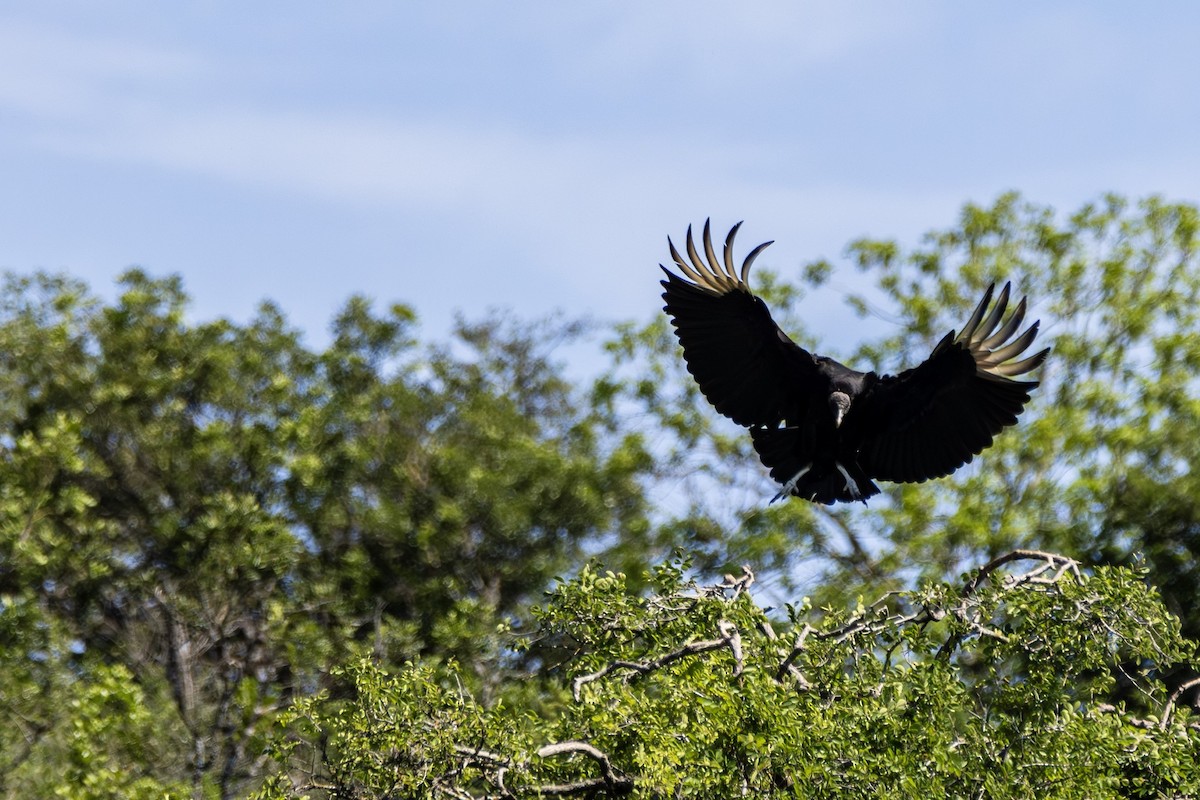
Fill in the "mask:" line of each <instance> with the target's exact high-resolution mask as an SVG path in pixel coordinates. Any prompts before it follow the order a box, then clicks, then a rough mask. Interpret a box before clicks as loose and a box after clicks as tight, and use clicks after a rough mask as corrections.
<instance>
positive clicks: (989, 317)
mask: <svg viewBox="0 0 1200 800" xmlns="http://www.w3.org/2000/svg"><path fill="white" fill-rule="evenodd" d="M740 227H741V223H740V222H739V223H738V224H737V225H735V226H734V227H733V230H731V231H730V232H729V235H728V236H727V237H726V238H725V250H724V254H723V256H724V257H723V258H722V259H718V258H717V254H716V252H715V251H714V250H713V244H712V237H711V236H710V234H709V225H708V222H705V223H704V235H703V246H704V255H703V256H701V254H700V253H699V252H698V251H697V249H696V244H695V242H694V241H693V239H692V229H691V228H690V227H689V228H688V232H687V255H688V258H687V259H684V258H683V256H681V255H680V254H679V251H678V250H677V249H676V248H675V244H674V243H673V242H671V240H670V239H668V240H667V243H668V245H669V246H670V249H671V258H672V259H673V260H674V262H675V265H676V266H677V267H678V268H679V271H680V272H681V273H682V277H681V276H680V275H677V274H675V273H674V272H672V271H671V270H669V269H667V268H666V267H662V269H663V271H664V272H666V274H667V279H666V280H664V281H662V285H663V288H664V289H665V291H664V292H663V299H664V300H665V301H666V306H665V307H664V310H665V311H666V312H667V314H668V315H669V316H670V317H671V322H672V323H673V324H674V326H675V333H676V335H678V337H679V342H680V344H682V345H683V357H684V359H685V360H686V362H687V368H688V371H689V372H690V373H691V374H692V376H693V377H694V378H695V379H696V382H697V383H698V384H699V385H700V391H701V392H703V393H704V396H705V397H706V398H708V401H709V402H710V403H712V404H713V406H715V407H716V409H717V411H718V412H720V413H721V414H724V415H725V416H727V417H729V418H730V419H732V420H733V421H734V422H736V423H738V424H739V425H744V426H746V427H748V428H749V429H750V436H751V439H752V440H753V442H754V449H755V450H756V451H758V455H759V458H760V459H761V460H762V462H763V464H764V465H766V466H767V468H768V469H770V471H771V477H772V478H774V479H775V480H776V481H778V482H779V483H780V484H782V486H783V488H782V489H780V491H779V493H778V494H777V495H776V496H775V498H774V499H775V500H778V499H780V498H783V497H786V496H788V495H795V496H797V497H802V498H804V499H806V500H811V501H814V502H818V503H826V504H829V503H834V502H837V501H843V502H845V501H854V500H862V501H864V502H865V501H866V499H867V498H869V497H872V496H874V495H876V494H879V487H878V486H876V485H875V483H874V481H876V480H884V481H892V482H901V483H904V482H918V483H919V482H921V481H925V480H929V479H931V478H940V477H943V476H945V475H949V474H950V473H951V472H954V470H956V469H958V468H959V467H961V466H962V465H963V464H966V463H967V462H968V461H970V460H971V459H972V458H973V457H974V456H976V455H978V454H979V453H980V452H981V451H982V450H983V449H984V448H985V447H988V446H989V445H990V444H991V443H992V439H993V438H994V437H995V436H996V434H998V433H999V432H1000V431H1001V430H1002V429H1003V428H1005V427H1007V426H1009V425H1012V424H1014V423H1016V421H1017V415H1018V414H1020V413H1021V411H1022V409H1023V408H1024V406H1025V403H1026V402H1028V400H1029V391H1030V390H1031V389H1032V388H1033V387H1035V386H1037V381H1018V380H1014V379H1013V378H1014V377H1015V376H1018V375H1024V374H1025V373H1027V372H1030V371H1032V370H1034V369H1036V368H1037V367H1038V366H1039V365H1040V364H1041V363H1042V361H1044V360H1045V358H1046V355H1047V354H1048V353H1049V352H1050V350H1049V348H1047V349H1045V350H1042V351H1041V352H1039V353H1037V354H1035V355H1032V356H1029V357H1027V358H1024V359H1022V360H1019V361H1015V360H1014V359H1016V358H1017V357H1019V356H1021V355H1022V354H1023V353H1024V352H1025V350H1026V349H1028V348H1029V346H1030V345H1031V344H1032V343H1033V340H1034V338H1035V337H1036V336H1037V330H1038V323H1037V322H1034V323H1033V324H1032V325H1030V326H1029V327H1028V328H1026V329H1025V331H1024V332H1023V333H1021V334H1020V335H1019V336H1015V337H1014V334H1015V333H1016V332H1017V330H1018V328H1019V327H1020V325H1021V322H1022V320H1023V319H1024V317H1025V300H1024V299H1022V300H1021V302H1020V303H1018V304H1017V307H1016V309H1015V310H1014V311H1013V313H1012V315H1011V316H1009V317H1008V319H1007V320H1005V321H1003V324H1002V323H1001V320H1002V318H1003V317H1004V312H1005V309H1006V308H1007V306H1008V296H1009V288H1010V287H1009V284H1007V283H1006V284H1005V285H1004V288H1003V289H1001V290H1000V294H999V296H998V297H997V298H996V302H995V304H994V305H992V294H993V289H994V288H995V285H994V284H993V285H992V286H989V287H988V289H987V291H986V292H985V293H984V295H983V299H982V300H980V302H979V305H978V306H977V307H976V309H975V313H973V314H972V315H971V317H970V319H969V320H967V323H966V324H965V325H964V326H963V327H962V331H961V332H960V333H958V334H957V335H955V333H954V331H950V333H948V334H946V336H945V337H944V338H943V339H942V340H941V341H940V342H938V344H937V346H936V347H934V348H933V353H931V354H930V356H929V358H927V359H926V360H925V361H924V362H923V363H921V364H920V365H918V366H916V367H914V368H912V369H908V370H905V371H903V372H901V373H900V374H899V375H882V376H881V375H877V374H876V373H874V372H859V371H857V370H853V369H850V368H849V367H846V366H844V365H842V364H839V363H838V362H837V361H834V360H833V359H832V358H825V357H824V356H819V355H815V354H813V353H809V352H808V351H807V350H805V349H804V348H803V347H800V346H799V345H797V344H796V343H795V342H793V341H792V340H791V339H790V338H788V336H787V334H786V333H784V332H783V331H782V330H781V329H780V328H779V326H778V325H776V324H775V322H774V321H773V320H772V319H771V312H770V311H769V310H768V309H767V305H766V303H764V302H763V301H762V299H761V298H759V297H757V296H755V295H754V293H753V292H751V291H750V287H749V286H748V284H747V281H748V279H749V273H750V266H751V264H753V263H754V259H755V258H757V257H758V255H759V254H760V253H761V252H762V251H763V249H764V248H766V247H767V245H769V244H771V242H766V243H764V244H760V245H759V246H758V247H756V248H754V249H753V250H751V251H750V254H749V255H747V256H746V259H745V261H744V262H743V263H742V267H741V269H740V270H737V269H735V267H734V261H733V239H734V236H735V235H736V234H737V231H738V228H740ZM660 266H661V265H660ZM989 306H990V307H991V308H990V310H989Z"/></svg>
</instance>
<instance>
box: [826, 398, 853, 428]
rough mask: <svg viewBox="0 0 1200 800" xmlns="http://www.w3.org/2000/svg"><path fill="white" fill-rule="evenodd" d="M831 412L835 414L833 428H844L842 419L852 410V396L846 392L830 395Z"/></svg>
mask: <svg viewBox="0 0 1200 800" xmlns="http://www.w3.org/2000/svg"><path fill="white" fill-rule="evenodd" d="M829 410H830V411H832V412H833V427H835V428H840V427H842V417H844V416H846V412H847V411H849V410H850V395H848V394H846V393H845V392H833V393H832V394H830V395H829Z"/></svg>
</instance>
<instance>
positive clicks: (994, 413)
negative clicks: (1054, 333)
mask: <svg viewBox="0 0 1200 800" xmlns="http://www.w3.org/2000/svg"><path fill="white" fill-rule="evenodd" d="M994 288H995V285H994V284H993V285H992V286H989V287H988V290H987V292H986V293H985V294H984V296H983V299H982V300H981V301H980V303H979V305H978V306H977V307H976V309H975V313H973V314H972V315H971V318H970V319H969V320H968V321H967V324H966V325H965V326H963V329H962V333H960V334H958V335H957V336H955V335H954V331H951V332H950V333H949V334H947V335H946V337H945V338H944V339H942V340H941V342H939V343H938V345H937V347H935V348H934V349H933V353H932V354H931V355H930V356H929V358H928V359H926V360H925V361H924V363H922V364H921V365H920V366H918V367H915V368H914V369H910V370H906V371H904V372H902V373H900V374H899V375H897V376H895V377H890V376H889V377H885V378H882V379H881V380H880V381H879V382H878V383H877V384H876V385H875V386H874V387H873V388H872V390H871V391H870V392H869V393H868V395H867V396H866V397H863V398H861V399H860V400H859V405H860V409H861V411H864V412H867V413H866V414H865V420H866V423H865V425H864V428H865V429H864V439H863V445H862V449H861V450H860V453H859V463H860V464H862V466H863V468H864V469H865V470H866V471H867V473H868V474H870V475H871V477H873V478H877V479H882V480H887V481H896V482H919V481H924V480H928V479H929V478H939V477H942V476H943V475H949V474H950V473H951V472H953V471H954V470H956V469H958V468H959V467H961V466H962V465H963V464H965V463H967V462H968V461H970V460H971V459H972V458H974V457H975V456H976V455H978V454H979V453H980V452H981V451H982V450H983V449H984V448H985V447H987V446H988V445H990V444H991V443H992V440H993V438H995V436H996V434H998V433H999V432H1000V431H1001V430H1002V429H1004V428H1005V427H1007V426H1009V425H1012V424H1014V423H1015V422H1016V421H1017V415H1018V414H1020V413H1021V411H1022V410H1023V409H1024V407H1025V403H1027V402H1028V401H1029V390H1030V389H1032V388H1034V387H1035V386H1037V381H1018V380H1013V378H1014V377H1016V376H1018V375H1024V374H1025V373H1027V372H1031V371H1032V370H1034V369H1036V368H1037V367H1038V366H1039V365H1041V363H1042V362H1043V361H1044V360H1045V359H1046V355H1047V354H1048V353H1049V352H1050V349H1049V348H1046V349H1045V350H1042V351H1041V352H1039V353H1036V354H1034V355H1032V356H1029V357H1028V358H1024V359H1022V360H1020V361H1014V360H1013V359H1016V358H1017V357H1019V356H1020V355H1021V354H1022V353H1024V352H1025V350H1027V349H1028V348H1029V346H1030V345H1031V344H1033V340H1034V338H1036V336H1037V331H1038V323H1037V322H1034V323H1033V324H1032V325H1030V326H1029V327H1028V328H1027V329H1025V331H1024V332H1023V333H1021V334H1020V335H1019V336H1016V337H1015V338H1014V337H1013V334H1014V333H1016V331H1017V329H1018V328H1019V327H1020V325H1021V322H1022V321H1023V320H1024V318H1025V300H1024V298H1022V299H1021V302H1020V303H1018V304H1017V307H1016V309H1015V310H1014V311H1013V313H1012V316H1010V317H1009V318H1008V320H1007V321H1005V322H1004V324H1003V325H1001V319H1002V318H1003V316H1004V312H1005V309H1006V308H1007V306H1008V296H1009V288H1010V285H1009V284H1007V283H1006V284H1005V285H1004V288H1003V289H1002V290H1001V291H1000V295H999V297H998V298H997V299H996V304H995V305H994V306H993V307H992V308H991V310H990V311H988V306H989V304H990V303H991V300H992V291H993V289H994ZM985 312H986V317H985ZM1010 340H1011V341H1010Z"/></svg>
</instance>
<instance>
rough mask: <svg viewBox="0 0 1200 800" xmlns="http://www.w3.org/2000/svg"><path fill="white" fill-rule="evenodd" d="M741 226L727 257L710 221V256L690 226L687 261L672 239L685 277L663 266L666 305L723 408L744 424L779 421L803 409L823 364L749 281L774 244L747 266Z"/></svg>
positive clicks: (703, 384) (703, 387) (700, 376)
mask: <svg viewBox="0 0 1200 800" xmlns="http://www.w3.org/2000/svg"><path fill="white" fill-rule="evenodd" d="M741 225H742V223H740V222H739V223H738V224H737V225H734V226H733V229H732V230H731V231H729V235H728V236H726V237H725V251H724V254H723V255H724V258H723V259H722V260H718V259H717V255H716V252H715V251H714V250H713V245H712V236H711V235H710V233H709V223H708V221H707V220H706V221H705V223H704V236H703V240H704V242H703V243H704V255H705V257H704V258H702V257H701V256H700V254H699V252H697V250H696V244H695V242H694V241H693V239H692V229H691V227H690V226H689V227H688V232H687V254H688V258H687V259H686V260H685V259H684V258H683V256H681V255H680V254H679V251H678V250H676V249H675V244H674V243H673V242H671V241H670V240H669V239H668V240H667V243H668V245H669V246H670V248H671V258H672V259H673V260H674V262H675V266H676V267H678V268H679V271H680V272H681V273H682V274H683V276H682V277H681V276H680V275H676V274H675V273H673V272H671V271H670V270H668V269H667V268H666V267H663V268H662V269H663V272H665V273H667V279H666V280H664V281H662V285H663V289H664V291H663V300H665V301H666V305H665V306H664V310H665V311H666V312H667V314H668V315H669V316H670V318H671V322H672V324H673V325H674V326H675V333H676V335H677V336H678V337H679V342H680V344H682V345H683V357H684V360H685V361H686V362H687V367H688V372H690V373H692V376H693V377H694V378H695V379H696V383H698V384H699V385H700V391H701V392H703V393H704V396H705V397H706V398H708V401H709V402H710V403H712V404H713V405H714V406H715V407H716V409H717V411H719V412H720V413H722V414H724V415H725V416H727V417H729V418H730V419H732V420H733V421H734V422H736V423H738V424H739V425H747V426H749V425H776V424H778V423H780V422H782V421H784V420H786V419H793V418H795V417H796V416H798V415H802V414H803V412H804V410H805V407H806V400H807V394H806V393H805V391H804V386H805V383H806V382H807V380H808V378H810V377H811V376H812V375H813V374H814V373H815V370H816V366H815V363H814V361H813V357H812V355H810V354H809V353H808V352H807V351H806V350H804V349H803V348H801V347H800V346H799V345H797V344H796V343H795V342H793V341H792V340H791V339H789V338H788V337H787V334H785V333H784V332H783V331H782V330H780V328H779V326H778V325H776V324H775V322H774V320H772V319H771V312H770V311H769V310H768V309H767V305H766V303H764V302H763V301H762V299H761V298H758V297H756V296H755V295H754V294H752V293H751V291H750V287H749V286H748V285H747V280H748V278H749V275H750V265H751V264H753V263H754V259H755V258H757V257H758V254H759V253H761V252H762V251H763V250H764V249H765V248H766V247H767V245H769V244H771V243H770V242H766V243H764V244H760V245H759V246H758V247H756V248H754V249H753V250H751V251H750V254H749V255H748V256H746V259H745V261H744V262H743V263H742V267H741V270H740V271H739V270H736V269H735V268H734V263H733V239H734V237H735V236H736V235H737V231H738V228H740V227H741Z"/></svg>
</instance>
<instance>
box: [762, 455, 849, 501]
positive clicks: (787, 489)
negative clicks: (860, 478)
mask: <svg viewBox="0 0 1200 800" xmlns="http://www.w3.org/2000/svg"><path fill="white" fill-rule="evenodd" d="M810 469H812V464H809V465H808V466H807V467H805V468H804V469H802V470H800V471H799V472H797V473H796V474H795V475H793V476H792V477H791V480H789V481H788V482H787V483H785V484H784V485H783V488H782V489H780V490H779V493H778V494H776V495H775V496H774V497H772V498H771V502H772V503H774V502H776V501H778V500H782V499H783V498H785V497H787V496H788V495H790V494H791V493H792V490H793V489H795V488H796V484H797V483H799V482H800V479H801V478H803V477H804V476H805V475H807V474H808V471H809V470H810ZM846 477H847V479H849V477H850V476H848V475H847V476H846Z"/></svg>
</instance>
